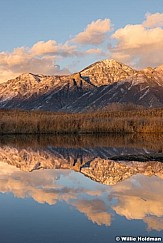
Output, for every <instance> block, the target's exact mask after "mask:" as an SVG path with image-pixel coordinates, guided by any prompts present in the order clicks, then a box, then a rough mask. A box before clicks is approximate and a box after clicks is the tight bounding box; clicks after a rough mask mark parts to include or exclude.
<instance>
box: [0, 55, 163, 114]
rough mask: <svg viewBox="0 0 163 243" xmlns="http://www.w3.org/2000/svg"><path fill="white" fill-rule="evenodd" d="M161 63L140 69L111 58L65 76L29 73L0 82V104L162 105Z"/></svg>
mask: <svg viewBox="0 0 163 243" xmlns="http://www.w3.org/2000/svg"><path fill="white" fill-rule="evenodd" d="M162 94H163V65H161V66H159V67H157V68H146V69H143V70H141V71H137V70H134V69H132V68H131V67H129V66H127V65H124V64H122V63H119V62H117V61H115V60H103V61H99V62H96V63H94V64H92V65H90V66H88V67H87V68H85V69H84V70H82V71H81V72H79V73H75V74H72V75H68V76H44V75H35V74H31V73H27V74H22V75H20V76H19V77H17V78H16V79H12V80H9V81H7V82H6V83H2V84H0V108H7V109H15V108H16V109H26V110H31V109H32V110H33V109H36V110H49V111H66V112H83V111H89V110H96V109H101V108H105V107H106V106H108V105H109V104H112V103H133V104H135V105H142V106H145V107H162V106H163V96H162Z"/></svg>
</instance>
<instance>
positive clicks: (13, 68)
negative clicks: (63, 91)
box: [0, 40, 78, 82]
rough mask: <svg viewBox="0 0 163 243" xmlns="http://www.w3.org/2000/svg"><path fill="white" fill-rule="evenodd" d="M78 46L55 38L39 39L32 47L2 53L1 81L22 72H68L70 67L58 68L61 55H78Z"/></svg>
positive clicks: (0, 59) (47, 73) (0, 65)
mask: <svg viewBox="0 0 163 243" xmlns="http://www.w3.org/2000/svg"><path fill="white" fill-rule="evenodd" d="M77 55H78V51H77V50H76V46H73V45H71V46H70V45H68V44H67V43H65V44H57V42H56V41H54V40H49V41H47V42H44V41H39V42H37V43H35V44H34V45H33V46H32V47H31V48H29V47H20V48H15V49H14V50H13V51H12V52H1V53H0V82H3V81H7V80H8V79H11V78H14V77H16V76H18V75H19V74H21V73H26V72H31V73H38V74H39V73H41V74H45V75H55V74H60V73H61V74H68V73H70V72H69V70H68V69H66V68H65V69H63V70H61V69H60V68H57V69H56V66H55V64H56V61H57V58H59V57H62V58H63V57H69V56H77Z"/></svg>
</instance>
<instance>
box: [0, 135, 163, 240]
mask: <svg viewBox="0 0 163 243" xmlns="http://www.w3.org/2000/svg"><path fill="white" fill-rule="evenodd" d="M0 215H1V220H0V242H2V243H22V242H23V243H37V242H39V243H54V242H55V243H59V242H61V243H64V242H66V243H67V242H72V243H73V242H84V243H87V242H94V243H101V242H103V243H105V242H107V243H113V242H117V241H120V242H121V241H122V238H120V239H119V238H117V241H116V237H122V236H130V237H139V236H141V237H163V135H161V134H160V135H146V136H145V135H141V136H140V135H126V136H115V135H112V136H111V135H110V136H91V135H90V136H84V135H83V136H1V137H0ZM132 239H133V238H132ZM132 239H131V238H130V241H129V242H132ZM137 239H138V238H136V241H134V242H138V241H137ZM139 242H140V241H139Z"/></svg>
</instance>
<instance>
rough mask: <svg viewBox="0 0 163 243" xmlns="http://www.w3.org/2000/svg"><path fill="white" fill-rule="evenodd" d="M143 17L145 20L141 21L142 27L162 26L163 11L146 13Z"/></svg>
mask: <svg viewBox="0 0 163 243" xmlns="http://www.w3.org/2000/svg"><path fill="white" fill-rule="evenodd" d="M145 17H146V20H145V21H144V22H143V26H144V27H147V28H155V27H162V26H163V13H154V14H151V13H147V14H146V15H145Z"/></svg>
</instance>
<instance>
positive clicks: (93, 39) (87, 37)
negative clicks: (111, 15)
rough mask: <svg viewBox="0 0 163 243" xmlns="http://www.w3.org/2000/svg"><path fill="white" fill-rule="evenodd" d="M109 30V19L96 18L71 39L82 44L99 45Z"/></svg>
mask: <svg viewBox="0 0 163 243" xmlns="http://www.w3.org/2000/svg"><path fill="white" fill-rule="evenodd" d="M110 30H111V21H110V19H104V20H102V19H98V20H96V21H93V22H92V23H91V24H88V25H87V27H86V29H85V30H84V31H83V32H80V33H79V34H77V35H76V36H75V38H74V39H73V40H72V41H74V42H76V43H79V44H83V45H85V44H86V45H100V44H102V43H103V42H104V41H105V39H106V37H107V33H108V32H109V31H110Z"/></svg>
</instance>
